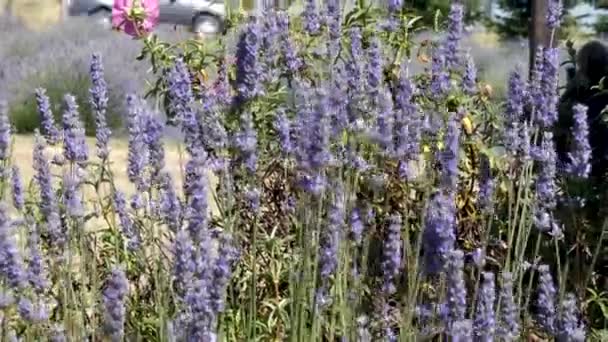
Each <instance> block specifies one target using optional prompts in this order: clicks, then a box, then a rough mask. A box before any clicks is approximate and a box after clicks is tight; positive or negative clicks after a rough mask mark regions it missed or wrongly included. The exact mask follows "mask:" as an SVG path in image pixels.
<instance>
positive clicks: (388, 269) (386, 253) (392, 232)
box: [382, 215, 401, 295]
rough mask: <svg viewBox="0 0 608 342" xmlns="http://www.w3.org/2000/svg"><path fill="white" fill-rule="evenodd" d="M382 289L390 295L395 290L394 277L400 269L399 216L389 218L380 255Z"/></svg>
mask: <svg viewBox="0 0 608 342" xmlns="http://www.w3.org/2000/svg"><path fill="white" fill-rule="evenodd" d="M382 260H383V261H382V274H383V275H384V282H383V285H382V289H383V291H384V292H385V293H386V294H388V295H391V294H393V293H395V292H396V291H397V288H396V286H395V279H396V277H397V276H398V275H399V271H400V269H401V216H399V215H393V216H391V217H390V218H389V225H388V229H387V233H386V238H385V240H384V248H383V257H382Z"/></svg>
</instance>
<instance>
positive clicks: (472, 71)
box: [462, 54, 477, 95]
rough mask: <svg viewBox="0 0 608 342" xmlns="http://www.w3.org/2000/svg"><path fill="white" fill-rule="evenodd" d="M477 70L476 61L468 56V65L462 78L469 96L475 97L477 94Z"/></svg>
mask: <svg viewBox="0 0 608 342" xmlns="http://www.w3.org/2000/svg"><path fill="white" fill-rule="evenodd" d="M476 82H477V68H476V67H475V61H474V60H473V57H472V56H471V55H469V54H467V55H466V65H465V69H464V75H463V76H462V86H463V88H464V92H465V93H466V94H467V95H475V93H476V92H477V83H476Z"/></svg>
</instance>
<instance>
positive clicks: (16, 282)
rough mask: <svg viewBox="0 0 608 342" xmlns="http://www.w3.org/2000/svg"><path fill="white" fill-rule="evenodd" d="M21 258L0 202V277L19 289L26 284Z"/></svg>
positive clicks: (3, 206) (2, 204)
mask: <svg viewBox="0 0 608 342" xmlns="http://www.w3.org/2000/svg"><path fill="white" fill-rule="evenodd" d="M25 277H26V276H25V271H24V268H23V259H22V258H21V255H20V253H19V247H18V246H17V242H16V241H15V237H14V235H13V229H12V227H11V222H10V221H9V218H8V216H7V214H6V206H5V205H4V203H0V279H3V280H4V281H5V282H6V283H7V284H8V285H9V286H10V287H12V288H15V289H21V288H23V287H24V286H25V285H26V282H25V281H26V278H25Z"/></svg>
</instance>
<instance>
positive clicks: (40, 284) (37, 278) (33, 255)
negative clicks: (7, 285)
mask: <svg viewBox="0 0 608 342" xmlns="http://www.w3.org/2000/svg"><path fill="white" fill-rule="evenodd" d="M29 221H30V220H27V221H26V222H28V226H29V230H30V231H29V234H28V239H27V250H28V252H29V260H28V268H27V278H28V281H29V283H30V285H31V286H32V288H33V289H34V290H35V291H36V293H38V294H42V293H43V292H44V290H46V289H47V287H48V286H49V285H50V282H49V280H48V279H47V277H46V273H45V271H44V260H43V259H42V255H41V253H40V247H39V238H40V235H39V234H40V233H39V232H38V227H37V225H36V223H35V222H29Z"/></svg>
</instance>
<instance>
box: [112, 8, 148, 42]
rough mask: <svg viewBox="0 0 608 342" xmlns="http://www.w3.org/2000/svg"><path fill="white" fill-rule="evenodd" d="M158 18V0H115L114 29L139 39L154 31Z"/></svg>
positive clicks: (113, 12)
mask: <svg viewBox="0 0 608 342" xmlns="http://www.w3.org/2000/svg"><path fill="white" fill-rule="evenodd" d="M158 16H159V5H158V0H114V6H113V7H112V27H113V28H115V29H117V30H121V31H124V32H125V33H126V34H128V35H130V36H133V37H136V38H138V37H142V36H145V35H147V34H149V33H150V32H152V31H153V30H154V28H155V27H156V25H158Z"/></svg>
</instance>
